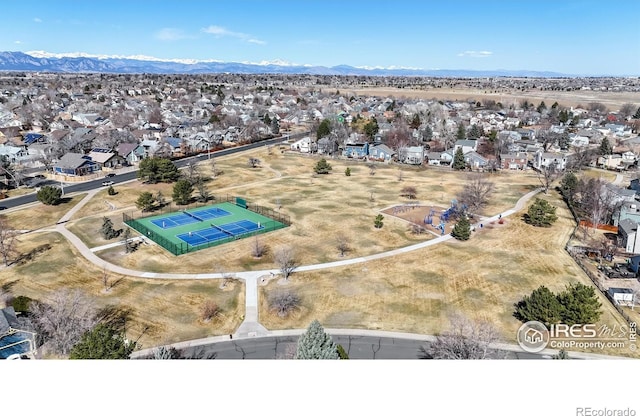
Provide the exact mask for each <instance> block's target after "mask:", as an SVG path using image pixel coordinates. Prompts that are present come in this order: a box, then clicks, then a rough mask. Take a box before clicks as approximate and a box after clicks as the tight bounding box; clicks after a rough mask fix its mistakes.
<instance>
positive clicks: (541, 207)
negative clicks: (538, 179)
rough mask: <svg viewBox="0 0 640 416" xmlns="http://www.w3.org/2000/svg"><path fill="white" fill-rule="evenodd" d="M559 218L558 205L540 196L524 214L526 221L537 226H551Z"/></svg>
mask: <svg viewBox="0 0 640 416" xmlns="http://www.w3.org/2000/svg"><path fill="white" fill-rule="evenodd" d="M557 219H558V216H557V215H556V207H554V206H553V205H551V204H550V203H549V202H548V201H546V200H544V199H540V198H536V200H535V201H534V203H533V204H531V206H530V207H529V210H528V211H527V213H526V214H525V215H524V221H525V222H526V223H527V224H531V225H533V226H536V227H551V224H553V223H554V222H556V220H557Z"/></svg>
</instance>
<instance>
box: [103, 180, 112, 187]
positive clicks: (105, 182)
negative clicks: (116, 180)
mask: <svg viewBox="0 0 640 416" xmlns="http://www.w3.org/2000/svg"><path fill="white" fill-rule="evenodd" d="M111 185H113V181H102V186H111Z"/></svg>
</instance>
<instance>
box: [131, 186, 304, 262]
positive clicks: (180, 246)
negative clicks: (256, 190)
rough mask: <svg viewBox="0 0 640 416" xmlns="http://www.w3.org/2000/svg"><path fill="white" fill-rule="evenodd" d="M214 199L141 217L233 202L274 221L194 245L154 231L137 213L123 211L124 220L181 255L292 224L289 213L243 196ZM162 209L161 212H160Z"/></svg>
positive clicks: (170, 250)
mask: <svg viewBox="0 0 640 416" xmlns="http://www.w3.org/2000/svg"><path fill="white" fill-rule="evenodd" d="M212 199H213V200H212V201H209V202H206V203H204V202H203V203H194V204H189V205H181V206H180V208H178V207H175V208H176V209H171V205H173V204H169V206H167V207H166V209H164V210H160V209H159V210H157V211H155V212H149V213H147V214H149V215H145V213H144V212H143V213H142V214H141V216H140V217H139V218H147V217H150V216H156V215H162V214H168V213H172V212H179V211H182V210H185V209H193V208H201V207H205V206H209V205H212V204H219V203H222V202H231V203H233V204H236V205H238V206H241V207H242V208H245V209H247V210H249V211H252V212H255V213H257V214H260V215H262V216H265V217H267V218H270V219H271V220H272V221H264V222H261V223H260V226H261V228H260V229H258V230H255V231H250V232H247V233H243V234H239V235H234V236H229V237H227V238H223V239H219V240H212V241H208V242H207V243H204V244H199V245H196V246H192V245H190V244H187V243H186V242H182V243H175V242H173V241H171V240H169V239H167V238H166V237H164V236H163V235H161V234H160V233H158V232H156V231H154V230H153V229H151V228H149V227H147V226H146V225H144V224H143V223H141V222H140V221H137V219H136V218H135V215H134V214H133V213H132V214H127V213H122V221H123V222H124V223H125V224H126V225H128V226H129V227H131V228H133V229H134V230H136V231H137V232H139V233H140V234H142V235H143V236H145V237H147V238H149V239H150V240H152V241H154V242H155V243H156V244H158V245H159V246H161V247H163V248H164V249H165V250H167V251H169V252H170V253H172V254H173V255H176V256H179V255H181V254H185V253H191V252H194V251H198V250H202V249H205V248H210V247H215V246H219V245H221V244H225V243H228V242H231V241H235V240H239V239H243V238H248V237H253V236H256V235H259V234H264V233H268V232H270V231H274V230H278V229H281V228H285V227H288V226H290V225H291V219H290V217H289V216H288V215H286V214H282V213H280V212H276V211H274V210H273V209H271V208H267V207H263V206H260V205H257V204H246V202H245V201H244V199H241V198H237V197H232V196H228V195H226V196H224V197H217V196H216V197H213V198H212ZM238 200H239V201H242V203H241V204H237V203H236V201H238ZM158 211H161V212H158Z"/></svg>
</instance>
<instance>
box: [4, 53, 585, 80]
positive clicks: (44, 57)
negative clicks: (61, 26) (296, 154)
mask: <svg viewBox="0 0 640 416" xmlns="http://www.w3.org/2000/svg"><path fill="white" fill-rule="evenodd" d="M0 71H31V72H34V71H35V72H66V73H82V72H84V73H89V72H93V73H96V72H97V73H111V74H141V73H147V74H219V73H237V74H300V75H305V74H306V75H365V76H398V77H406V76H419V77H465V78H479V77H530V78H563V77H571V76H573V75H567V74H561V73H557V72H549V71H527V70H518V71H513V70H465V69H460V70H453V69H419V68H360V67H353V66H349V65H338V66H332V67H326V66H308V65H292V64H286V63H281V62H276V63H260V64H256V63H239V62H218V61H190V62H181V61H178V60H160V59H156V58H148V57H147V58H135V57H92V56H52V54H46V53H39V54H34V55H30V54H27V53H24V52H0Z"/></svg>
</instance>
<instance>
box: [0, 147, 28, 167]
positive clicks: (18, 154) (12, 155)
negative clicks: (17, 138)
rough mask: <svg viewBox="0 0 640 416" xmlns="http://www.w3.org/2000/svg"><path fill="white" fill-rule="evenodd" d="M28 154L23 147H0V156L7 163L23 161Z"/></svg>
mask: <svg viewBox="0 0 640 416" xmlns="http://www.w3.org/2000/svg"><path fill="white" fill-rule="evenodd" d="M28 155H29V152H28V151H27V150H26V149H25V148H24V147H23V146H20V147H18V146H5V145H0V156H4V157H6V159H7V161H8V162H11V163H17V162H20V161H21V160H24V159H25V158H27V157H28Z"/></svg>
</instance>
